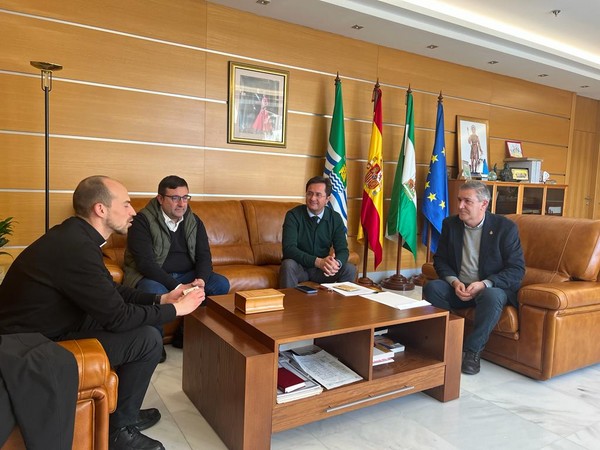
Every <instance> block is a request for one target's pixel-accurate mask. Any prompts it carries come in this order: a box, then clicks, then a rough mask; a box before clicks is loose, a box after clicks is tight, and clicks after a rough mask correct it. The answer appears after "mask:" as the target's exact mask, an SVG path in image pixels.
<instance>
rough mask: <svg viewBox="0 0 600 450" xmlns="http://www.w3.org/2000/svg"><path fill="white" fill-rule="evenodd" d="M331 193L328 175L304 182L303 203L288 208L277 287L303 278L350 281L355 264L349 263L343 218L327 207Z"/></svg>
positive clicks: (295, 284)
mask: <svg viewBox="0 0 600 450" xmlns="http://www.w3.org/2000/svg"><path fill="white" fill-rule="evenodd" d="M330 195H331V181H330V180H329V178H327V177H313V178H311V179H310V180H308V182H307V183H306V205H299V206H296V207H295V208H293V209H291V210H289V211H288V212H287V214H286V215H285V221H284V222H283V239H282V246H283V261H282V262H281V269H280V271H279V287H280V288H287V287H295V286H297V285H298V283H301V282H303V281H314V282H317V283H332V282H338V281H353V280H354V278H355V277H356V266H355V265H354V264H351V263H349V262H348V255H349V252H348V243H347V241H346V231H345V228H344V223H343V221H342V217H341V216H340V215H339V214H338V213H337V212H336V211H334V210H333V209H332V208H326V206H327V202H328V201H329V197H330Z"/></svg>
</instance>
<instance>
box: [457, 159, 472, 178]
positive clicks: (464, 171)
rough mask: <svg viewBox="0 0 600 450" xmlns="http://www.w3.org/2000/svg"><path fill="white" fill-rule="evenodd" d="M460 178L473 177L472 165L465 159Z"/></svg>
mask: <svg viewBox="0 0 600 450" xmlns="http://www.w3.org/2000/svg"><path fill="white" fill-rule="evenodd" d="M458 179H459V180H470V179H471V167H470V166H469V163H467V162H466V161H463V163H462V170H461V171H460V175H459V177H458Z"/></svg>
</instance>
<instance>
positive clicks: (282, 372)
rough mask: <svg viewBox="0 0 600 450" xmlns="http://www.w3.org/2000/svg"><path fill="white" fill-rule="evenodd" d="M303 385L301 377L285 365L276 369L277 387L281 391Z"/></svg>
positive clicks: (287, 390)
mask: <svg viewBox="0 0 600 450" xmlns="http://www.w3.org/2000/svg"><path fill="white" fill-rule="evenodd" d="M305 385H306V383H304V380H303V379H302V378H300V377H299V376H298V375H296V374H295V373H293V372H291V371H289V370H288V369H286V368H285V367H280V368H279V369H278V370H277V388H278V389H280V390H282V391H283V392H292V391H295V390H296V389H300V388H303V387H304V386H305Z"/></svg>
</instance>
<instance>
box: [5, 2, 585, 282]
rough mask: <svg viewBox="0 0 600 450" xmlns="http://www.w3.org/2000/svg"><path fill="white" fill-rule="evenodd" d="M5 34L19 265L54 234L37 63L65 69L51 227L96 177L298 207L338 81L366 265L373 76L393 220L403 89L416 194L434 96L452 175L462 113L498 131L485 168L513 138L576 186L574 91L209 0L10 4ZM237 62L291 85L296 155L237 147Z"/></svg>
mask: <svg viewBox="0 0 600 450" xmlns="http://www.w3.org/2000/svg"><path fill="white" fill-rule="evenodd" d="M0 29H1V30H2V44H1V46H2V51H1V52H0V93H1V94H2V108H0V155H1V157H2V178H1V181H0V217H6V216H14V217H15V218H16V220H17V222H18V223H17V224H16V225H15V234H14V236H13V238H12V239H11V242H10V246H9V248H8V250H9V251H10V252H11V253H13V254H18V253H19V252H20V251H21V250H22V249H23V248H24V247H26V246H27V245H28V244H30V243H31V242H32V241H33V240H35V239H36V238H37V237H39V236H40V235H41V234H42V232H43V223H44V199H43V196H44V194H43V189H44V167H43V165H44V137H43V133H44V102H43V100H44V99H43V92H42V90H41V89H40V79H39V72H38V71H37V70H36V69H34V68H33V67H31V66H30V64H29V61H31V60H40V61H50V62H55V63H59V64H62V65H63V66H64V69H63V70H62V71H60V72H56V73H55V75H54V83H53V89H52V92H51V94H50V117H51V119H50V127H51V139H50V152H51V167H50V173H51V178H50V186H51V191H52V195H51V215H50V217H51V224H56V223H59V222H60V221H61V220H63V219H64V218H65V217H67V216H69V215H70V214H71V195H72V192H73V189H74V188H75V186H76V184H77V182H78V181H79V180H81V179H82V178H84V177H86V176H89V175H92V174H105V175H109V176H112V177H115V178H117V179H119V180H121V181H122V182H123V183H124V184H125V185H126V186H127V187H128V189H129V190H130V192H131V195H132V196H136V195H144V196H148V195H153V194H154V193H155V191H156V187H157V184H158V181H159V180H160V179H161V178H163V177H164V176H166V175H169V174H178V175H180V176H182V177H184V178H186V179H187V181H188V183H189V185H190V190H191V193H192V194H193V195H194V196H195V197H198V198H211V199H214V198H242V197H260V198H267V199H274V200H277V199H285V200H289V199H294V200H299V201H301V200H302V199H303V191H304V184H305V181H306V179H308V178H309V177H311V176H313V175H316V174H320V173H322V170H323V162H324V155H325V152H326V145H327V136H328V133H329V126H330V115H331V113H332V110H333V94H334V78H335V74H336V72H339V74H340V76H341V78H342V81H343V94H344V113H345V117H346V145H347V149H346V151H347V157H348V196H349V214H350V222H349V223H350V230H349V234H350V236H349V240H350V245H351V247H352V248H354V249H355V250H357V251H359V253H361V254H362V251H361V248H360V246H359V245H357V243H356V240H355V236H356V233H357V228H358V216H359V213H360V199H361V192H362V177H363V173H364V168H365V160H366V158H367V154H368V145H369V139H370V132H371V120H372V107H373V106H372V103H371V93H372V89H373V85H374V83H375V81H376V80H377V79H379V82H380V83H381V86H382V90H383V100H382V101H383V121H384V127H383V151H384V176H385V178H384V183H385V193H386V199H387V201H386V202H385V213H384V214H385V216H386V217H387V207H388V205H389V197H390V191H391V187H392V184H393V176H394V172H395V168H396V161H397V158H398V153H399V148H400V144H401V141H402V135H403V131H404V120H405V95H406V89H407V87H408V86H409V85H410V86H411V87H412V89H413V92H414V104H415V127H416V158H417V165H418V167H417V177H418V180H417V192H422V191H423V184H424V178H425V176H426V173H427V169H428V163H429V159H430V156H431V150H432V145H433V139H434V128H435V115H436V102H437V96H438V95H439V92H440V91H442V92H443V95H444V107H445V129H446V147H447V154H448V165H450V166H453V167H454V168H456V159H457V158H456V143H455V141H456V135H455V134H456V133H455V128H456V115H464V116H470V117H477V118H482V119H488V120H489V124H490V129H489V135H490V138H491V141H490V149H489V155H490V164H491V165H493V164H494V163H495V162H498V163H500V162H501V161H502V159H503V158H504V152H505V150H504V141H505V140H507V139H510V140H519V141H522V142H523V149H524V152H525V154H526V156H531V157H541V158H543V159H544V169H545V170H547V171H549V172H550V173H551V174H552V177H553V178H554V179H556V180H557V181H558V182H560V183H562V182H565V181H568V173H567V168H568V162H569V156H570V134H571V119H572V117H571V116H572V114H573V111H574V108H573V102H574V96H573V94H572V93H570V92H566V91H562V90H558V89H552V88H548V87H544V86H541V85H537V84H533V83H529V82H525V81H522V80H517V79H513V78H508V77H503V76H498V75H494V74H492V73H488V72H484V71H480V70H476V69H471V68H467V67H464V66H458V65H454V64H450V63H446V62H441V61H438V60H434V59H430V58H425V57H422V56H417V55H413V54H410V53H406V52H402V51H398V50H393V49H389V48H384V47H379V46H375V45H372V44H368V43H365V42H360V41H357V40H351V39H348V38H344V37H340V36H337V35H333V34H328V33H325V32H320V31H316V30H313V29H309V28H304V27H300V26H296V25H292V24H288V23H283V22H279V21H274V20H270V19H266V18H261V17H256V16H253V15H250V14H247V13H243V12H240V11H237V10H232V9H228V8H224V7H221V6H217V5H214V4H211V3H209V2H204V1H201V0H178V1H176V2H173V1H169V0H155V1H152V2H148V1H145V0H129V1H127V2H122V1H118V0H106V1H103V2H89V1H84V0H61V1H48V0H0ZM231 60H234V61H239V62H249V63H253V64H257V65H262V66H266V67H274V68H283V69H285V70H288V71H289V72H290V77H289V102H288V107H289V113H288V135H287V147H286V148H283V149H278V148H268V147H260V146H248V145H231V144H228V143H227V86H228V71H227V64H228V61H231ZM420 220H421V219H419V221H420ZM404 253H405V254H404V255H403V268H404V269H410V268H414V267H420V265H421V264H422V262H423V260H424V248H421V249H420V253H419V257H418V260H417V262H416V263H415V261H414V260H413V259H412V256H411V255H410V254H406V252H404ZM395 261H396V246H395V244H393V243H391V242H386V244H385V246H384V263H383V264H382V265H381V266H380V267H379V268H378V270H382V271H385V270H394V269H395ZM2 262H3V261H2V260H0V263H2ZM361 270H362V269H361ZM368 270H369V271H372V270H373V262H372V259H370V261H369V264H368Z"/></svg>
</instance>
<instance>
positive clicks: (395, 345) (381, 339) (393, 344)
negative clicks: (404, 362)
mask: <svg viewBox="0 0 600 450" xmlns="http://www.w3.org/2000/svg"><path fill="white" fill-rule="evenodd" d="M375 346H381V347H384V348H387V349H388V350H391V351H392V352H394V353H399V352H403V351H404V345H403V344H401V343H400V342H398V341H396V340H394V339H393V338H391V337H390V336H389V335H387V334H381V335H376V336H375Z"/></svg>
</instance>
